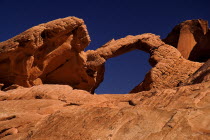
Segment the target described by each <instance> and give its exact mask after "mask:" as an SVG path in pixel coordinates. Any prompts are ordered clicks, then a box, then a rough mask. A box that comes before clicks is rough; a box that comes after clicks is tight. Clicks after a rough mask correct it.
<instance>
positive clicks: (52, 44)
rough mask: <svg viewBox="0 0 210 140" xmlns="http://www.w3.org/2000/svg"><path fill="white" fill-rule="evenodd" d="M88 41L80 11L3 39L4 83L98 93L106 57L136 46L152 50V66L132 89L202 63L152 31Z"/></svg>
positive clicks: (166, 82)
mask: <svg viewBox="0 0 210 140" xmlns="http://www.w3.org/2000/svg"><path fill="white" fill-rule="evenodd" d="M89 42H90V38H89V35H88V32H87V29H86V26H85V24H84V21H83V20H81V19H78V18H76V17H67V18H64V19H58V20H55V21H51V22H48V23H45V24H41V25H38V26H35V27H33V28H31V29H29V30H27V31H25V32H23V33H21V34H20V35H18V36H16V37H14V38H12V39H10V40H7V41H5V42H1V43H0V83H4V84H5V85H6V86H9V85H11V84H18V85H21V86H26V87H30V86H33V85H37V84H42V83H46V84H68V85H70V86H72V87H73V88H76V89H83V90H86V91H89V92H91V93H94V90H95V89H96V88H97V87H98V86H99V84H100V83H101V82H102V81H103V76H104V69H105V66H104V63H105V62H106V60H107V59H109V58H112V57H116V56H118V55H121V54H123V53H127V52H129V51H132V50H135V49H139V50H142V51H145V52H147V53H149V54H150V59H149V62H150V64H151V65H152V66H153V68H152V69H151V70H150V71H149V72H148V73H147V75H146V77H145V79H144V81H143V82H141V83H140V84H139V85H138V86H137V87H136V88H134V89H133V90H132V91H131V92H132V93H134V92H139V91H143V90H150V89H152V88H170V87H175V86H177V85H178V84H179V83H181V82H182V81H184V80H185V79H187V78H188V77H189V76H190V75H191V74H192V73H194V72H195V71H196V70H197V69H198V68H199V67H200V66H201V65H202V63H197V62H191V61H189V60H186V59H184V58H183V57H182V56H181V54H180V53H179V51H178V50H177V49H176V48H174V47H172V46H170V45H167V44H165V43H164V42H162V41H161V39H160V37H159V36H157V35H154V34H151V33H147V34H142V35H137V36H127V37H125V38H122V39H118V40H111V41H109V42H108V43H106V44H105V45H103V46H102V47H100V48H98V49H96V50H89V51H87V52H84V48H85V47H86V46H87V45H88V44H89Z"/></svg>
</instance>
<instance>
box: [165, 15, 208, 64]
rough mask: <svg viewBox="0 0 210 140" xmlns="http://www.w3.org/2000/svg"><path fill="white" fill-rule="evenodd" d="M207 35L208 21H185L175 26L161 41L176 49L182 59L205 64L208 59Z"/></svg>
mask: <svg viewBox="0 0 210 140" xmlns="http://www.w3.org/2000/svg"><path fill="white" fill-rule="evenodd" d="M209 34H210V32H209V27H208V21H206V20H202V19H197V20H186V21H184V22H182V23H180V24H179V25H176V26H175V27H174V28H173V30H172V31H171V32H170V33H169V34H168V36H167V37H166V38H165V39H163V41H164V42H165V43H166V44H169V45H172V46H174V47H175V48H177V49H178V50H179V51H180V52H181V54H182V56H183V57H184V58H186V59H189V60H193V61H197V62H205V61H207V60H208V59H209V58H210V56H209V54H210V49H209V48H210V47H209V45H210V42H209V37H210V36H209Z"/></svg>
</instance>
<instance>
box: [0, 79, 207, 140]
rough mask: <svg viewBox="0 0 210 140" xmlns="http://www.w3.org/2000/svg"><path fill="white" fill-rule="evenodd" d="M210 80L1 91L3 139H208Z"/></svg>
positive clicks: (54, 86) (45, 86) (62, 86)
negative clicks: (90, 89)
mask: <svg viewBox="0 0 210 140" xmlns="http://www.w3.org/2000/svg"><path fill="white" fill-rule="evenodd" d="M209 93H210V83H209V82H205V83H202V84H196V85H191V86H184V87H178V88H171V89H162V90H151V91H144V92H139V93H136V94H124V95H120V94H117V95H111V94H110V95H91V94H87V93H86V91H82V90H79V91H78V90H73V89H72V88H71V87H70V86H67V85H39V86H34V87H31V88H22V89H18V90H17V89H15V90H10V91H7V92H0V110H1V116H0V138H1V139H2V140H11V139H22V140H25V139H27V140H38V139H50V140H57V139H62V140H68V139H74V140H87V139H89V140H95V139H101V140H107V139H112V140H133V139H139V140H141V139H146V140H150V139H163V140H175V139H180V140H184V139H191V140H196V139H200V140H206V139H209V138H210V137H209V133H210V128H209V124H210V119H209V117H210V116H209V114H210V110H209V106H210V102H209V100H210V96H209V95H210V94H209Z"/></svg>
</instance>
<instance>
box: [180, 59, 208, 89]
mask: <svg viewBox="0 0 210 140" xmlns="http://www.w3.org/2000/svg"><path fill="white" fill-rule="evenodd" d="M208 81H210V59H209V60H208V61H207V62H206V63H204V64H203V65H202V66H201V67H200V68H199V69H198V70H197V71H196V72H195V73H193V74H192V75H191V76H190V77H189V78H188V79H186V80H185V81H184V82H183V83H182V85H192V84H198V83H203V82H208Z"/></svg>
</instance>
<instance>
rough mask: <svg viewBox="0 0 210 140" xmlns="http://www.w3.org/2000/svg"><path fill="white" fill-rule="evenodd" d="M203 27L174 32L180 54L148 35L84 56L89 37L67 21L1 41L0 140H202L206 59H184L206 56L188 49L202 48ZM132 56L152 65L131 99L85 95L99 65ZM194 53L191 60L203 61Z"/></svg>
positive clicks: (207, 122) (207, 98)
mask: <svg viewBox="0 0 210 140" xmlns="http://www.w3.org/2000/svg"><path fill="white" fill-rule="evenodd" d="M206 25H207V24H206V22H205V21H202V20H196V21H187V22H184V23H182V24H181V25H179V26H177V27H176V28H180V29H179V30H181V31H180V33H179V34H178V35H175V36H174V33H171V34H170V35H169V38H170V40H172V37H174V38H175V43H177V45H178V46H179V47H178V49H179V48H181V49H184V45H186V46H187V47H189V46H190V47H189V48H188V49H186V50H187V51H186V52H187V53H186V52H184V51H183V52H184V55H183V52H182V51H181V53H180V52H179V51H178V50H177V49H176V48H174V47H173V46H175V45H174V44H173V43H174V42H172V45H173V46H170V45H167V44H165V43H164V42H163V41H161V40H160V38H159V36H156V35H154V34H150V33H147V34H142V35H137V36H127V37H125V38H122V39H119V40H114V39H113V40H111V41H109V42H108V43H106V44H105V45H103V46H102V47H100V48H98V49H97V50H89V51H87V52H84V48H85V47H86V46H87V45H88V44H89V42H90V38H89V35H88V32H87V30H86V26H85V24H84V22H83V20H81V19H78V18H75V17H68V18H64V19H58V20H55V21H51V22H49V23H46V24H41V25H38V26H35V27H33V28H31V29H29V30H27V31H25V32H23V33H22V34H20V35H18V36H16V37H14V38H12V39H10V40H7V41H5V42H1V43H0V88H2V89H3V91H1V90H0V139H2V140H40V139H44V140H45V139H47V140H48V139H50V140H58V139H61V140H69V139H73V140H135V139H138V140H154V139H162V140H177V139H178V140H188V139H190V140H197V139H199V140H207V139H210V119H209V118H210V60H208V61H207V62H205V63H198V62H192V61H190V60H187V59H185V58H188V57H189V56H190V54H191V52H193V51H194V50H196V49H198V50H202V49H206V48H205V47H203V48H202V47H200V46H202V45H198V46H199V47H194V46H193V45H192V44H193V42H194V41H196V42H198V43H197V44H199V41H198V40H203V43H201V42H200V43H201V44H203V46H206V44H208V43H209V40H208V36H209V34H208V32H207V29H206V28H205V27H206ZM205 29H206V30H205ZM179 30H174V31H175V32H176V31H179ZM203 34H204V35H203ZM185 35H186V38H187V41H186V42H187V43H186V44H185V43H184V41H183V40H184V36H185ZM198 35H201V36H198ZM202 35H203V36H202ZM199 37H200V38H199ZM176 39H178V41H177V40H176ZM193 40H194V41H193ZM168 44H170V43H168ZM197 44H196V45H197ZM135 49H138V50H142V51H145V52H146V53H149V54H150V59H149V62H150V64H151V65H152V66H153V68H152V69H151V70H150V71H149V72H148V73H147V75H146V76H145V79H144V81H143V82H141V83H140V84H139V85H138V86H136V87H135V88H134V89H133V90H132V91H131V93H135V94H124V95H120V94H110V95H96V94H90V93H93V92H94V89H95V88H97V87H98V85H99V84H100V83H101V82H102V81H103V76H104V70H105V67H104V64H105V62H106V60H107V59H109V58H112V57H116V56H118V55H121V54H124V53H127V52H129V51H132V50H135ZM201 54H202V53H200V54H199V56H198V57H199V59H200V58H202V60H203V59H206V58H208V57H206V56H205V55H206V54H205V53H204V55H202V56H201ZM182 55H183V56H184V57H185V58H184V57H183V56H182ZM193 56H195V55H193ZM190 57H191V56H190ZM196 57H197V56H196ZM42 83H43V84H42ZM55 83H56V84H64V85H56V84H55ZM30 86H33V87H30ZM26 87H30V88H26Z"/></svg>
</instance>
